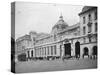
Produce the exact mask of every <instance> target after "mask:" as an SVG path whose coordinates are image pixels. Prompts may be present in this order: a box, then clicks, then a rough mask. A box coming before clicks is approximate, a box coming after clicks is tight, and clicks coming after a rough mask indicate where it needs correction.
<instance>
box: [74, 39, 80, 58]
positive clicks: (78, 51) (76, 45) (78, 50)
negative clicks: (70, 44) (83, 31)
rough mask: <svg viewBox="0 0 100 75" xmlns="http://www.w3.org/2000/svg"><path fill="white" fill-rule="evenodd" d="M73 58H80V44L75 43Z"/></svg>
mask: <svg viewBox="0 0 100 75" xmlns="http://www.w3.org/2000/svg"><path fill="white" fill-rule="evenodd" d="M75 57H76V58H80V42H79V41H77V42H76V43H75Z"/></svg>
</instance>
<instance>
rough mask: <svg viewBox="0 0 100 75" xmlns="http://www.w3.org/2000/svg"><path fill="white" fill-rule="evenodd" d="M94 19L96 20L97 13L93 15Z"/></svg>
mask: <svg viewBox="0 0 100 75" xmlns="http://www.w3.org/2000/svg"><path fill="white" fill-rule="evenodd" d="M94 19H95V20H97V12H95V13H94Z"/></svg>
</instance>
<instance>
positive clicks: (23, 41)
mask: <svg viewBox="0 0 100 75" xmlns="http://www.w3.org/2000/svg"><path fill="white" fill-rule="evenodd" d="M97 37H98V7H97V6H83V5H68V4H56V3H38V2H37V3H35V2H20V1H19V2H12V3H11V72H13V73H32V72H33V73H34V72H48V71H64V70H65V71H67V70H82V69H96V68H97V67H98V65H97V59H98V38H97Z"/></svg>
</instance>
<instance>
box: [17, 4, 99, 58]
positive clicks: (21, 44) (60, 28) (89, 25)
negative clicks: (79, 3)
mask: <svg viewBox="0 0 100 75" xmlns="http://www.w3.org/2000/svg"><path fill="white" fill-rule="evenodd" d="M79 16H80V22H79V23H77V24H75V25H72V26H69V25H68V24H67V23H66V22H65V21H64V20H63V16H62V15H61V16H60V17H59V21H58V22H57V23H56V24H55V25H54V26H53V27H52V31H51V33H50V34H46V33H36V32H34V31H31V32H30V33H29V35H25V36H22V37H20V38H18V39H17V40H16V55H17V56H18V55H20V54H22V53H25V55H26V59H57V58H62V57H65V58H67V57H76V58H82V57H83V58H84V56H88V57H91V58H92V57H93V56H97V8H96V7H89V6H85V7H84V8H83V9H82V12H80V13H79Z"/></svg>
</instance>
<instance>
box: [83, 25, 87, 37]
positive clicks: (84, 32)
mask: <svg viewBox="0 0 100 75" xmlns="http://www.w3.org/2000/svg"><path fill="white" fill-rule="evenodd" d="M85 34H86V27H85V26H84V27H83V35H85Z"/></svg>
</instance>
